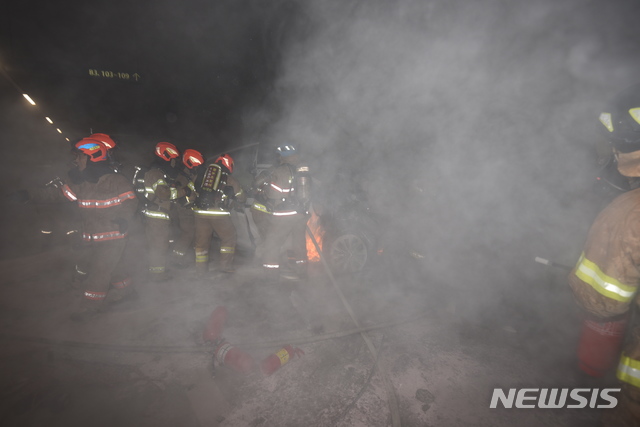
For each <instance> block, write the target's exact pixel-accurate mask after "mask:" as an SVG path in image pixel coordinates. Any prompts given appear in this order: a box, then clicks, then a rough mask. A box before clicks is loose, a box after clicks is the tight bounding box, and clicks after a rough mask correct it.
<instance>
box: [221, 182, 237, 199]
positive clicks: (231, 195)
mask: <svg viewBox="0 0 640 427" xmlns="http://www.w3.org/2000/svg"><path fill="white" fill-rule="evenodd" d="M223 193H224V194H225V196H227V197H228V198H230V199H231V200H235V198H236V193H235V191H234V190H233V187H232V186H230V185H227V186H226V187H224V190H223Z"/></svg>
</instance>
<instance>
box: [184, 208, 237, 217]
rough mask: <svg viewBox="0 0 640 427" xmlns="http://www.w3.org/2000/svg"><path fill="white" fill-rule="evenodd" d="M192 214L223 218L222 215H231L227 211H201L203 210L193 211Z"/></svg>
mask: <svg viewBox="0 0 640 427" xmlns="http://www.w3.org/2000/svg"><path fill="white" fill-rule="evenodd" d="M193 212H194V213H195V214H196V215H205V216H216V215H217V216H224V215H231V213H229V212H227V211H203V210H199V209H194V210H193Z"/></svg>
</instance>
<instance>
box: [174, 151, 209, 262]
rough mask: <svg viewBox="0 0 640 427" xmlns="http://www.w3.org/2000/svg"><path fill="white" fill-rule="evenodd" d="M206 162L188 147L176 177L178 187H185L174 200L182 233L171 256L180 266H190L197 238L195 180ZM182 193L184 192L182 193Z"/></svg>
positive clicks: (198, 153) (199, 154) (176, 215)
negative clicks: (190, 257) (190, 252)
mask: <svg viewBox="0 0 640 427" xmlns="http://www.w3.org/2000/svg"><path fill="white" fill-rule="evenodd" d="M203 164H204V157H203V156H202V154H201V153H200V152H198V151H196V150H193V149H191V148H189V149H186V150H185V151H184V153H183V155H182V169H181V170H180V173H179V174H178V177H177V178H176V183H177V187H178V189H184V195H183V196H182V197H179V198H178V199H177V200H175V202H174V209H173V211H175V215H174V216H175V217H176V218H177V220H178V227H179V228H180V233H179V235H178V238H177V239H176V241H175V243H174V245H173V250H172V252H171V256H172V258H173V264H174V265H175V266H176V267H178V268H187V267H188V266H189V261H188V256H189V255H188V251H189V250H193V243H194V239H195V230H196V226H195V218H194V214H193V203H194V202H195V199H196V193H195V187H194V185H195V184H194V181H195V179H196V175H197V173H198V170H200V168H201V166H202V165H203ZM180 194H182V193H180Z"/></svg>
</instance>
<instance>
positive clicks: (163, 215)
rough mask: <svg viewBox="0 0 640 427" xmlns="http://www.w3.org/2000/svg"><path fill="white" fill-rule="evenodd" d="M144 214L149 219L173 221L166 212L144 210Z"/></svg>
mask: <svg viewBox="0 0 640 427" xmlns="http://www.w3.org/2000/svg"><path fill="white" fill-rule="evenodd" d="M142 213H143V214H144V216H146V217H147V218H156V219H169V220H170V219H171V217H170V216H169V215H168V214H166V213H164V212H158V211H150V210H147V209H145V210H143V211H142Z"/></svg>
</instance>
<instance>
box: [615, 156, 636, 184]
mask: <svg viewBox="0 0 640 427" xmlns="http://www.w3.org/2000/svg"><path fill="white" fill-rule="evenodd" d="M616 159H618V171H619V172H620V173H621V174H622V175H624V176H628V177H630V178H635V177H640V150H639V151H632V152H631V153H620V152H616Z"/></svg>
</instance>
